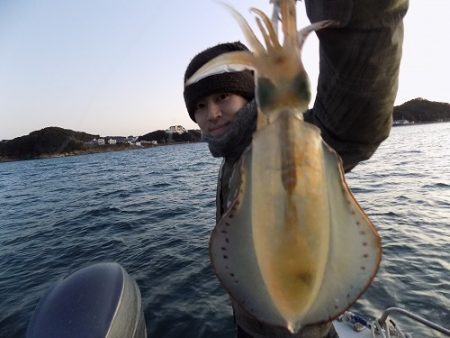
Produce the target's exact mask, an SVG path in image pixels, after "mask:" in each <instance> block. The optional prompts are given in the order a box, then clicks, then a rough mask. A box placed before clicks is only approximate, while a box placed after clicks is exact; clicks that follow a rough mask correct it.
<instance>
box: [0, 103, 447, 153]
mask: <svg viewBox="0 0 450 338" xmlns="http://www.w3.org/2000/svg"><path fill="white" fill-rule="evenodd" d="M393 117H394V121H401V120H408V121H409V122H414V123H429V122H441V121H450V104H448V103H443V102H432V101H428V100H426V99H423V98H416V99H413V100H410V101H408V102H405V103H403V104H401V105H399V106H396V107H394V116H393ZM99 138H100V136H99V135H93V134H88V133H85V132H78V131H73V130H69V129H63V128H59V127H48V128H44V129H41V130H37V131H33V132H31V133H30V134H29V135H25V136H21V137H17V138H15V139H13V140H9V141H1V142H0V161H8V160H25V159H32V158H40V157H47V156H55V155H67V154H81V153H85V152H99V151H108V150H121V149H127V148H128V147H129V146H130V145H129V144H121V145H119V144H117V145H103V146H98V145H92V144H90V142H91V141H92V140H93V139H99ZM138 141H141V142H142V143H143V144H144V143H145V142H143V141H149V142H152V141H157V142H158V144H173V143H185V142H199V141H201V132H200V130H188V131H187V132H185V133H181V134H178V133H168V132H166V131H164V130H157V131H153V132H150V133H147V134H145V135H143V136H139V138H138ZM150 144H152V143H150Z"/></svg>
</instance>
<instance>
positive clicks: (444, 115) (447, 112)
mask: <svg viewBox="0 0 450 338" xmlns="http://www.w3.org/2000/svg"><path fill="white" fill-rule="evenodd" d="M399 120H408V121H409V122H414V123H426V122H442V121H450V104H448V103H444V102H433V101H428V100H425V99H423V98H416V99H414V100H410V101H408V102H405V103H403V104H401V105H400V106H396V107H394V121H399Z"/></svg>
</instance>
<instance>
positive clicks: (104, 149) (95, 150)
mask: <svg viewBox="0 0 450 338" xmlns="http://www.w3.org/2000/svg"><path fill="white" fill-rule="evenodd" d="M201 142H202V141H198V142H177V143H166V144H158V145H142V146H135V145H104V146H96V147H92V148H88V149H83V150H75V151H71V152H66V153H57V154H41V155H37V156H30V157H29V158H9V157H4V156H0V164H1V163H7V162H18V161H32V160H44V159H50V158H60V157H70V156H82V155H90V154H100V153H110V152H116V151H127V150H143V149H148V148H156V147H164V146H173V145H181V144H190V143H201Z"/></svg>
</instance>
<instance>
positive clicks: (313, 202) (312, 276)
mask: <svg viewBox="0 0 450 338" xmlns="http://www.w3.org/2000/svg"><path fill="white" fill-rule="evenodd" d="M277 5H279V8H278V7H277V8H276V10H277V15H276V17H278V15H279V16H280V17H281V19H280V20H281V28H282V37H283V41H282V42H280V40H281V39H279V36H278V29H277V26H276V24H275V22H276V20H273V21H271V20H270V19H269V18H268V16H267V15H266V14H264V13H263V12H262V11H260V10H258V9H256V8H252V9H251V11H252V12H253V13H254V14H255V16H256V22H257V25H258V27H259V30H260V32H261V35H262V39H263V42H260V41H259V40H258V38H257V37H256V35H255V34H254V32H253V31H252V29H251V28H250V26H249V24H248V23H247V22H246V20H245V19H244V18H243V17H242V16H241V15H240V14H239V13H238V12H237V11H235V10H234V9H232V8H231V7H228V8H229V9H230V10H231V12H232V13H233V15H234V16H235V18H236V19H237V21H238V23H239V24H240V26H241V28H242V30H243V32H244V35H245V37H246V39H247V41H248V44H249V47H250V50H251V52H230V53H227V54H222V55H220V56H218V57H217V58H215V59H213V60H211V61H210V62H209V63H207V64H205V65H204V66H203V67H202V68H200V69H199V70H198V71H197V72H196V73H195V74H194V75H193V76H192V77H191V78H190V79H188V81H187V83H186V85H188V84H190V83H193V82H196V81H199V80H200V79H202V78H204V77H207V76H210V75H213V74H217V73H220V72H224V71H238V70H243V69H246V68H248V69H252V70H253V71H254V73H255V83H256V93H255V94H256V102H257V106H258V117H257V130H256V131H255V133H254V134H253V140H252V143H251V145H250V146H249V147H248V148H247V149H246V150H245V151H244V153H243V155H242V156H241V158H240V160H239V164H238V165H237V166H236V168H237V169H236V170H235V172H234V173H233V177H234V179H236V180H237V182H238V184H237V185H236V190H235V191H234V194H232V195H233V198H232V200H231V203H230V206H229V208H228V210H227V212H226V213H225V214H224V215H223V216H222V217H221V219H220V220H219V221H218V223H217V225H216V226H215V228H214V230H213V232H212V234H211V238H210V244H209V250H210V258H211V261H212V264H213V267H214V269H215V272H216V275H217V277H218V278H219V280H220V282H221V284H222V286H223V287H224V288H225V290H226V291H227V292H228V293H229V295H230V296H231V297H232V299H233V300H234V301H235V302H236V303H238V304H239V306H241V307H242V308H243V309H244V310H245V311H246V312H247V313H248V314H249V315H251V316H253V317H255V318H256V319H257V320H258V321H260V322H261V323H264V324H267V325H273V326H276V327H280V328H285V329H286V330H288V331H289V332H291V333H295V332H298V331H299V330H301V329H302V328H303V327H305V326H306V325H312V324H318V323H323V322H327V321H331V320H333V319H334V318H336V317H337V316H338V315H340V314H341V313H342V312H344V311H345V310H346V309H347V308H349V307H350V306H351V305H352V304H353V303H354V302H355V301H356V300H357V299H358V298H359V297H360V296H361V294H362V293H363V292H364V291H365V290H366V289H367V288H368V287H369V285H370V283H371V281H372V279H373V278H374V276H375V274H376V272H377V270H378V266H379V263H380V260H381V240H380V237H379V235H378V233H377V231H376V229H375V227H374V226H373V224H372V223H371V221H370V220H369V219H368V217H367V216H366V214H365V213H364V212H363V211H362V209H361V208H360V206H359V205H358V203H357V202H356V200H355V198H354V197H353V195H352V193H351V191H350V189H349V188H348V186H347V184H346V182H345V178H344V171H343V168H342V163H341V160H340V158H339V156H338V155H337V154H336V153H335V151H334V150H333V149H331V148H330V147H329V146H328V145H327V144H326V143H325V142H324V141H323V140H322V137H321V135H320V130H319V129H318V128H317V127H315V126H314V125H312V124H309V123H306V122H304V121H303V118H302V113H303V112H305V110H306V109H307V108H308V104H309V101H310V96H311V94H310V91H309V81H308V76H307V74H306V72H305V70H304V67H303V65H302V62H301V57H300V55H301V49H302V46H303V43H304V41H305V39H306V37H307V35H308V34H309V33H310V32H312V31H315V30H318V29H325V28H327V27H330V26H335V25H338V23H336V22H334V21H329V20H328V21H320V22H317V23H313V24H312V25H309V26H307V27H306V28H304V29H302V30H300V31H297V28H296V8H295V1H294V0H279V1H278V2H277ZM232 179H233V178H232Z"/></svg>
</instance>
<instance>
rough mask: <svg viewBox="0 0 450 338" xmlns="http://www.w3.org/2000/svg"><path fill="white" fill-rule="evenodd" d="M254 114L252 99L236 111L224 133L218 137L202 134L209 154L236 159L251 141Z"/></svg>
mask: <svg viewBox="0 0 450 338" xmlns="http://www.w3.org/2000/svg"><path fill="white" fill-rule="evenodd" d="M256 114H257V108H256V102H255V100H252V101H250V102H249V103H247V104H246V105H245V106H244V107H242V108H241V109H240V110H239V111H238V112H237V113H236V115H235V117H234V120H233V122H232V123H231V124H230V126H229V127H228V130H227V131H226V132H225V134H223V135H221V136H219V137H212V136H207V135H203V139H204V140H205V141H206V142H208V146H209V151H210V152H211V154H212V155H213V156H214V157H225V158H229V159H233V160H237V159H238V158H239V157H240V156H241V154H242V152H243V151H244V149H245V148H247V146H248V145H249V144H250V142H251V141H252V134H253V132H254V131H255V130H256Z"/></svg>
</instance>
